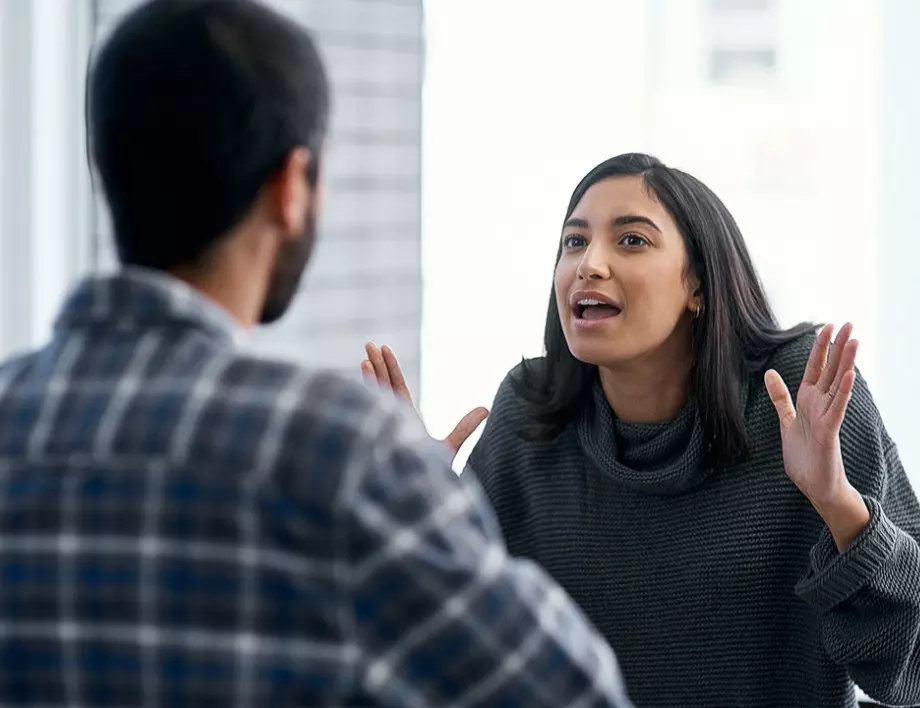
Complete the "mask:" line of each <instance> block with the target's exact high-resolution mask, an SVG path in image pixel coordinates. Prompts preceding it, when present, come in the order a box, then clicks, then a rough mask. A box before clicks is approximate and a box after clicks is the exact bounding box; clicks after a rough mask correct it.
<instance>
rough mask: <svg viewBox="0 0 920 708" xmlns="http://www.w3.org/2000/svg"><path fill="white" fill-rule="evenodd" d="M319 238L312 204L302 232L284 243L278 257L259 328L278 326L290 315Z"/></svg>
mask: <svg viewBox="0 0 920 708" xmlns="http://www.w3.org/2000/svg"><path fill="white" fill-rule="evenodd" d="M315 238H316V213H315V212H314V210H313V205H312V204H311V205H310V207H309V210H308V211H307V216H306V218H305V219H304V228H303V232H302V233H301V234H300V236H299V237H298V238H296V239H291V240H288V241H285V242H284V245H282V247H281V248H280V249H278V254H277V255H276V257H275V267H274V270H273V271H272V277H271V280H270V281H269V283H268V295H266V297H265V303H264V304H263V306H262V313H261V314H260V315H259V323H260V324H271V323H272V322H277V321H278V320H279V319H281V317H283V316H284V313H286V312H287V311H288V308H289V307H290V306H291V302H293V300H294V296H295V295H296V294H297V289H298V287H299V285H300V279H301V278H302V277H303V273H304V270H306V266H307V261H308V260H310V253H311V252H312V250H313V242H314V240H315Z"/></svg>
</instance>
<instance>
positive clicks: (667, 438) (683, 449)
mask: <svg viewBox="0 0 920 708" xmlns="http://www.w3.org/2000/svg"><path fill="white" fill-rule="evenodd" d="M746 394H747V387H746V386H742V407H744V404H745V403H746V399H747V395H746ZM576 428H577V431H578V439H579V442H580V444H581V447H582V450H583V451H584V453H585V455H586V456H587V458H588V459H589V460H590V462H591V463H593V464H594V466H595V467H597V468H598V469H599V470H600V471H601V472H602V473H604V474H608V475H610V476H611V477H612V478H613V479H614V481H616V482H617V483H618V484H622V485H624V486H626V487H629V488H631V489H635V490H637V491H641V492H645V493H648V494H657V495H671V494H680V493H683V492H686V491H688V490H690V489H692V488H694V487H696V486H698V485H700V484H702V483H703V482H704V481H705V480H706V478H707V477H708V476H709V475H710V474H711V473H712V472H713V471H714V469H715V465H714V464H713V462H712V461H711V459H710V456H709V452H710V451H711V449H712V446H711V444H710V441H709V440H708V439H707V436H706V432H705V429H704V427H703V421H702V419H701V417H700V414H699V411H698V409H697V406H696V404H695V403H694V402H693V401H690V402H689V403H688V404H687V405H686V406H685V407H684V409H683V410H682V411H681V412H680V414H679V415H678V416H677V418H675V419H674V420H670V421H666V422H661V423H629V422H626V421H622V420H619V419H617V418H616V416H615V415H614V413H613V411H612V410H611V408H610V404H609V403H608V402H607V398H606V397H605V396H604V391H603V389H602V388H601V384H600V381H599V379H597V378H595V380H594V384H593V391H592V405H590V406H587V407H586V409H585V412H584V413H583V414H582V416H581V417H580V418H579V420H578V422H577V424H576Z"/></svg>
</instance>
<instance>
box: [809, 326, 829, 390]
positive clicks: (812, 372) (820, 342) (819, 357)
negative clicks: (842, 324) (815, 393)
mask: <svg viewBox="0 0 920 708" xmlns="http://www.w3.org/2000/svg"><path fill="white" fill-rule="evenodd" d="M833 332H834V326H833V325H829V324H828V325H824V327H823V328H822V329H821V331H820V332H818V339H817V340H816V341H815V345H814V346H813V347H812V348H811V354H810V355H809V356H808V364H806V366H805V376H803V377H802V383H803V384H811V385H812V386H814V385H816V384H817V383H818V379H819V378H820V377H821V372H822V371H824V364H825V362H826V361H827V349H828V346H829V345H830V341H831V334H833Z"/></svg>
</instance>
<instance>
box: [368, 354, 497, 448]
mask: <svg viewBox="0 0 920 708" xmlns="http://www.w3.org/2000/svg"><path fill="white" fill-rule="evenodd" d="M365 351H366V352H367V359H365V360H364V361H362V362H361V373H362V374H364V380H365V381H366V382H367V383H368V384H370V385H374V386H380V387H381V388H385V389H389V390H391V391H392V392H393V393H394V394H395V395H396V396H397V397H398V398H401V399H403V400H404V401H406V402H407V403H408V404H409V405H410V406H412V407H413V408H415V404H414V403H413V402H412V394H411V393H409V386H408V384H406V377H405V376H403V372H402V369H401V368H400V366H399V361H397V359H396V354H394V353H393V350H392V349H390V348H389V347H388V346H383V347H378V346H377V345H376V344H374V343H372V342H369V343H368V344H367V346H366V347H365ZM416 412H417V409H416ZM488 415H489V411H488V410H487V409H486V408H482V407H479V408H474V409H473V410H471V411H470V412H469V413H467V414H466V415H465V416H463V418H461V419H460V422H459V423H457V425H456V426H455V427H454V429H453V431H451V433H450V435H448V436H447V437H446V438H444V441H443V442H444V444H445V445H447V447H448V448H450V451H451V452H452V453H453V454H454V455H456V454H457V451H458V450H459V449H460V447H461V446H462V445H463V443H465V442H466V441H467V439H468V438H469V437H470V435H472V434H473V432H474V431H475V430H476V428H478V427H479V426H480V425H481V424H482V421H484V420H485V419H486V418H487V417H488Z"/></svg>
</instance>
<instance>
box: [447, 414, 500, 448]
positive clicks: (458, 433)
mask: <svg viewBox="0 0 920 708" xmlns="http://www.w3.org/2000/svg"><path fill="white" fill-rule="evenodd" d="M488 416H489V411H488V409H486V408H474V409H473V410H471V411H470V412H469V413H467V414H466V415H465V416H463V418H462V419H461V420H460V422H459V423H457V427H455V428H454V429H453V431H452V432H451V434H450V435H448V436H447V438H445V440H444V444H445V445H447V446H448V447H449V448H450V449H451V450H453V452H454V453H455V454H456V452H457V451H458V450H459V449H460V448H461V447H462V446H463V443H465V442H466V441H467V438H469V437H470V435H472V434H473V433H474V432H475V430H476V428H478V427H479V426H480V425H481V424H482V421H484V420H485V419H486V418H488Z"/></svg>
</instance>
